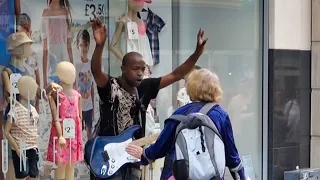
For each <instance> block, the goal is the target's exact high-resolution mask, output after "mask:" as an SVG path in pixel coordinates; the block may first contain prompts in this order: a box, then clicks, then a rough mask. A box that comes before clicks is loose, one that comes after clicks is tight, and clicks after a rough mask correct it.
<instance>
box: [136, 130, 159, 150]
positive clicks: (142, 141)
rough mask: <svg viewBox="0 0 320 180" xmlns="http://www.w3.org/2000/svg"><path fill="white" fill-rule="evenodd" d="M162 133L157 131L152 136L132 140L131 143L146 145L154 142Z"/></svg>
mask: <svg viewBox="0 0 320 180" xmlns="http://www.w3.org/2000/svg"><path fill="white" fill-rule="evenodd" d="M159 135H160V133H156V134H152V135H150V136H147V137H144V138H141V139H137V140H134V141H132V142H131V143H130V144H133V145H136V146H140V147H141V146H145V145H148V144H151V143H153V142H154V141H155V140H157V138H158V136H159Z"/></svg>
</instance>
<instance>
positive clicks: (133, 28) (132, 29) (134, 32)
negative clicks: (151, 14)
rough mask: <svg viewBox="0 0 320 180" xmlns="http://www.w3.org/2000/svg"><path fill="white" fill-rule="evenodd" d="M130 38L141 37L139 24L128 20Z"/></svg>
mask: <svg viewBox="0 0 320 180" xmlns="http://www.w3.org/2000/svg"><path fill="white" fill-rule="evenodd" d="M127 29H128V39H130V40H132V39H139V34H138V25H137V23H135V22H127Z"/></svg>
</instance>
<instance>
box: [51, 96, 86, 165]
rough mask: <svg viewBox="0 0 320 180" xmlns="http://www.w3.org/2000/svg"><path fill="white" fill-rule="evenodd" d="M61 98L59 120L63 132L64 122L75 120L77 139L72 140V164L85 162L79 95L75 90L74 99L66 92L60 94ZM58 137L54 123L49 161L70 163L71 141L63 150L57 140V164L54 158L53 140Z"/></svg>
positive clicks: (68, 140) (67, 142) (67, 140)
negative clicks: (70, 119)
mask: <svg viewBox="0 0 320 180" xmlns="http://www.w3.org/2000/svg"><path fill="white" fill-rule="evenodd" d="M58 97H59V102H60V106H59V119H60V124H61V130H62V129H63V120H64V119H65V118H72V119H74V120H75V137H76V138H74V139H71V162H72V163H76V162H79V161H83V142H82V123H81V119H80V117H79V106H78V102H79V93H78V92H77V91H76V90H73V92H72V97H71V98H69V97H68V96H67V95H66V94H65V93H64V92H60V93H59V94H58ZM54 137H57V130H56V127H55V125H54V122H53V123H52V124H51V134H50V139H49V145H48V152H47V160H48V161H50V162H53V163H57V162H60V163H69V162H70V139H66V148H64V149H62V148H61V147H60V145H59V140H58V139H56V142H55V146H56V150H57V152H56V153H55V162H54V158H53V154H54V149H53V141H54V140H53V138H54Z"/></svg>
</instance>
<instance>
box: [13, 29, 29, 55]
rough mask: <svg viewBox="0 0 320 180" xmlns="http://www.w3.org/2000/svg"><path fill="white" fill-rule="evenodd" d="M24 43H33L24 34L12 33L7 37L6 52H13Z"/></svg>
mask: <svg viewBox="0 0 320 180" xmlns="http://www.w3.org/2000/svg"><path fill="white" fill-rule="evenodd" d="M25 43H33V41H32V40H31V39H30V38H29V37H28V35H27V34H26V33H25V32H17V33H13V34H11V35H10V36H9V37H8V50H9V51H10V50H13V49H14V48H16V47H18V46H20V45H21V44H25Z"/></svg>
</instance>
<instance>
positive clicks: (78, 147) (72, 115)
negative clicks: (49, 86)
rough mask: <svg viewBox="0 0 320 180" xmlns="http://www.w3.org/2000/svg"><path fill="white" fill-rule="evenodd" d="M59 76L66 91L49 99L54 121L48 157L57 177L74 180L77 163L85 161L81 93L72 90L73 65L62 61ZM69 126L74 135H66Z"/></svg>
mask: <svg viewBox="0 0 320 180" xmlns="http://www.w3.org/2000/svg"><path fill="white" fill-rule="evenodd" d="M57 75H58V77H59V79H60V81H61V86H62V88H63V90H62V91H58V92H57V93H54V94H52V95H51V96H50V98H49V101H50V108H51V114H52V118H53V120H52V126H51V133H50V139H49V145H48V152H47V160H48V161H50V162H53V163H55V164H56V165H57V169H56V170H55V179H58V180H60V179H65V180H73V179H74V166H75V164H76V163H78V162H80V161H83V142H82V121H81V119H82V117H81V116H82V114H81V112H82V107H81V95H80V94H79V93H78V92H77V91H76V90H74V89H73V83H74V82H75V76H76V72H75V68H74V66H73V64H71V63H70V62H66V61H64V62H61V63H59V64H58V66H57ZM57 104H59V106H58V107H57ZM70 121H71V124H70ZM67 122H69V123H67ZM68 129H74V133H73V135H72V136H73V138H68V137H66V136H67V134H65V133H66V132H68V131H69V130H68ZM54 148H55V149H54ZM55 151H56V153H55Z"/></svg>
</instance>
